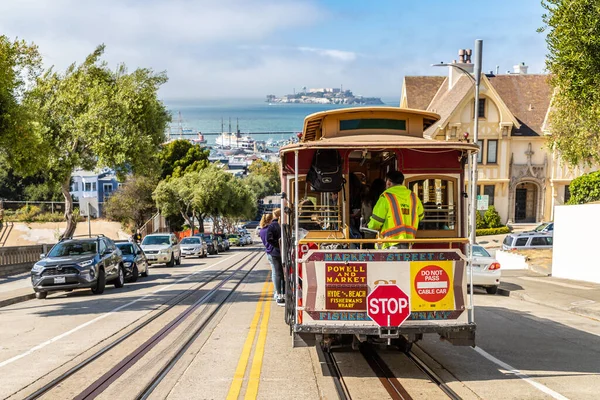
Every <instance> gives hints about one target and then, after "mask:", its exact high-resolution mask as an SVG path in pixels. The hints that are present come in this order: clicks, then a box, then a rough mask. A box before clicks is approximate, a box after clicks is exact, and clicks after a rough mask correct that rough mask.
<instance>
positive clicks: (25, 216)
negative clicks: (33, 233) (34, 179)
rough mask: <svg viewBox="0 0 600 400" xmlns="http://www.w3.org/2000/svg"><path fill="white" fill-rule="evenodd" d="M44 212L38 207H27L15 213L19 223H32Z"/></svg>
mask: <svg viewBox="0 0 600 400" xmlns="http://www.w3.org/2000/svg"><path fill="white" fill-rule="evenodd" d="M41 213H42V210H41V209H40V208H39V207H37V206H32V205H29V204H28V205H25V206H23V207H21V208H19V209H18V210H17V212H16V213H15V218H16V219H17V220H18V221H25V222H31V221H33V219H34V217H36V216H37V215H39V214H41Z"/></svg>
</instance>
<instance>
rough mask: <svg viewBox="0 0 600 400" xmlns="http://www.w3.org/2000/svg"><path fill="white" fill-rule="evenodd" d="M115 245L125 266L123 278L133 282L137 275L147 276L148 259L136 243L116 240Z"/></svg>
mask: <svg viewBox="0 0 600 400" xmlns="http://www.w3.org/2000/svg"><path fill="white" fill-rule="evenodd" d="M116 245H117V247H118V248H119V250H121V254H122V256H123V267H124V268H125V279H127V280H128V281H129V282H135V281H137V280H138V277H139V276H140V275H141V276H142V277H146V276H148V268H149V267H148V259H147V258H146V255H145V254H144V252H143V251H142V249H141V248H140V246H138V244H137V243H132V242H127V241H118V242H116Z"/></svg>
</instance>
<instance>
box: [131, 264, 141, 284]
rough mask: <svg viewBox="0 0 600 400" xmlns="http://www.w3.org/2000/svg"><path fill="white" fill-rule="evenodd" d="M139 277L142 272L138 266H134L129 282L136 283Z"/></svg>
mask: <svg viewBox="0 0 600 400" xmlns="http://www.w3.org/2000/svg"><path fill="white" fill-rule="evenodd" d="M139 276H140V271H139V270H138V267H137V265H135V264H133V268H132V269H131V278H130V279H129V281H130V282H135V281H137V280H138V277H139Z"/></svg>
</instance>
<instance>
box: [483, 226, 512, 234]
mask: <svg viewBox="0 0 600 400" xmlns="http://www.w3.org/2000/svg"><path fill="white" fill-rule="evenodd" d="M504 233H510V228H508V227H507V226H501V227H499V228H484V229H477V230H475V234H476V235H477V236H487V235H501V234H504Z"/></svg>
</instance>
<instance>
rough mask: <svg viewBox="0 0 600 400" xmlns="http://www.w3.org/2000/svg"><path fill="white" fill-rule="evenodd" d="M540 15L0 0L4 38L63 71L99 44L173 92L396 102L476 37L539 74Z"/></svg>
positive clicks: (408, 5) (516, 1)
mask: <svg viewBox="0 0 600 400" xmlns="http://www.w3.org/2000/svg"><path fill="white" fill-rule="evenodd" d="M543 11H544V10H543V9H542V6H541V5H540V2H539V1H537V0H503V1H498V0H497V1H493V2H491V1H474V0H472V1H467V0H453V1H442V0H421V1H412V2H407V1H401V0H396V1H388V0H372V1H358V0H320V1H318V0H314V1H301V0H219V1H197V0H196V1H192V0H171V1H159V0H147V1H142V0H125V1H119V0H104V1H102V2H84V1H79V0H19V1H2V2H0V27H2V30H1V31H0V34H5V35H7V36H9V37H11V38H14V37H17V36H18V37H19V38H22V39H25V40H28V41H33V42H35V43H36V44H38V45H39V46H40V50H41V52H42V54H43V55H44V59H45V63H46V65H48V66H50V65H55V66H56V67H57V68H59V69H62V68H65V67H66V66H67V65H69V64H70V63H72V62H81V60H83V58H84V57H85V56H86V55H87V54H89V53H90V52H92V51H93V49H94V48H95V47H96V46H97V45H98V44H100V43H104V44H106V46H107V49H106V54H105V59H106V60H107V61H108V62H109V65H116V64H117V63H119V62H124V63H125V64H127V65H128V66H129V67H130V68H135V67H150V68H153V69H154V70H156V71H163V70H165V71H167V74H168V76H169V82H168V83H167V84H166V85H164V87H163V88H162V89H161V96H162V97H163V98H165V99H167V100H170V99H171V100H172V99H207V98H208V99H210V98H264V96H265V95H266V94H275V95H283V94H287V93H291V92H292V90H293V88H296V89H297V90H298V89H300V88H301V87H303V86H307V87H309V88H310V87H339V86H340V84H343V85H344V88H348V89H352V90H353V91H354V92H355V93H356V94H362V95H365V96H378V97H384V98H398V97H399V96H400V91H401V87H402V79H403V77H404V76H405V75H445V74H446V73H447V72H446V71H445V70H444V69H442V68H432V67H430V64H432V63H438V62H440V61H444V62H450V61H452V60H453V59H456V58H457V52H458V49H460V48H472V47H473V43H474V41H475V39H483V41H484V49H483V69H484V71H490V70H495V69H496V66H499V67H500V72H501V73H506V72H507V71H508V70H512V66H513V65H515V64H518V63H521V62H525V63H526V64H527V65H529V67H530V68H529V73H543V72H544V60H545V54H546V45H545V36H544V35H543V34H540V33H537V32H536V29H537V28H539V27H540V26H542V20H541V15H542V14H543Z"/></svg>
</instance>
